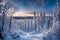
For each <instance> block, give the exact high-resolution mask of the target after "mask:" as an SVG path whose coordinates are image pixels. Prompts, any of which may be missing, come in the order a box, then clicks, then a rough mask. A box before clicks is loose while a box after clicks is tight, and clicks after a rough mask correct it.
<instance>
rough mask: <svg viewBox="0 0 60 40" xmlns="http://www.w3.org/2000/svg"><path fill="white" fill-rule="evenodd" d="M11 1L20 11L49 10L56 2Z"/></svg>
mask: <svg viewBox="0 0 60 40" xmlns="http://www.w3.org/2000/svg"><path fill="white" fill-rule="evenodd" d="M12 3H13V4H14V5H15V6H17V7H18V8H19V10H20V11H23V10H29V11H47V12H51V11H52V10H53V8H54V5H55V4H56V0H44V1H43V0H12Z"/></svg>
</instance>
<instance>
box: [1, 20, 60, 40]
mask: <svg viewBox="0 0 60 40" xmlns="http://www.w3.org/2000/svg"><path fill="white" fill-rule="evenodd" d="M27 21H28V20H27ZM30 21H31V20H30ZM23 22H24V20H22V21H19V20H15V19H13V20H12V25H11V29H10V31H8V30H9V27H8V26H9V22H8V24H7V23H5V26H4V27H5V28H4V31H3V32H2V33H3V35H2V36H3V38H4V39H3V40H58V38H57V35H56V30H57V29H55V27H54V26H53V27H52V28H50V29H48V30H45V29H43V31H42V32H40V33H38V32H37V31H36V29H35V28H34V27H33V29H31V30H32V31H28V32H27V31H26V30H23V29H24V25H25V24H24V23H23ZM20 23H21V25H20ZM29 23H30V22H29ZM21 26H22V27H21ZM32 26H34V24H33V25H32ZM27 27H28V26H27ZM56 27H57V26H56ZM57 28H59V27H57ZM34 30H35V31H34Z"/></svg>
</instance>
